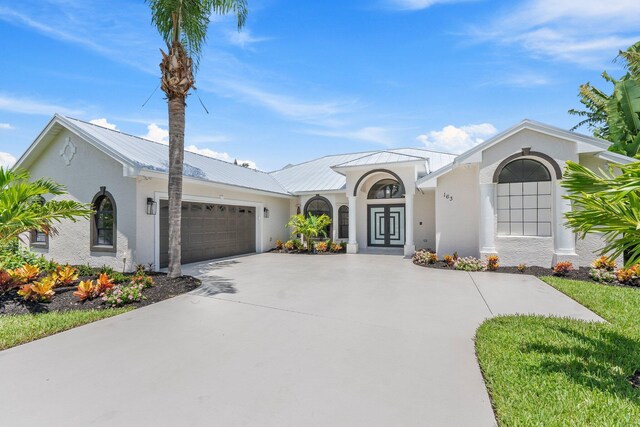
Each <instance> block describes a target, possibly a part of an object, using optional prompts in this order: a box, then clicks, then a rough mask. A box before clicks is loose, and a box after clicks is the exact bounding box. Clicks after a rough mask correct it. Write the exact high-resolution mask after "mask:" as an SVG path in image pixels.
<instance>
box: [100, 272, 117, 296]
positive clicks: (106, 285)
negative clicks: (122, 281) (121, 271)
mask: <svg viewBox="0 0 640 427" xmlns="http://www.w3.org/2000/svg"><path fill="white" fill-rule="evenodd" d="M114 286H115V283H113V280H111V278H110V277H109V276H108V275H107V274H106V273H102V274H101V275H99V276H98V278H97V279H96V292H97V293H98V295H101V294H103V293H105V292H106V291H108V290H109V289H111V288H113V287H114Z"/></svg>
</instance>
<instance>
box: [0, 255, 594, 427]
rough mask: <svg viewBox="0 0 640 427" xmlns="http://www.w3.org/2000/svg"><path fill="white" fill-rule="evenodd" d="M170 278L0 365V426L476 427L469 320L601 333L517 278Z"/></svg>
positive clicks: (484, 421)
mask: <svg viewBox="0 0 640 427" xmlns="http://www.w3.org/2000/svg"><path fill="white" fill-rule="evenodd" d="M185 273H187V274H193V275H197V276H199V277H200V278H202V280H203V281H204V282H205V286H204V287H202V288H201V289H199V290H197V291H195V292H194V293H192V294H189V295H182V296H179V297H177V298H173V299H171V300H168V301H164V302H161V303H159V304H155V305H152V306H149V307H145V308H142V309H139V310H135V311H134V312H131V313H127V314H124V315H121V316H117V317H115V318H111V319H107V320H104V321H100V322H97V323H94V324H91V325H87V326H84V327H80V328H77V329H74V330H71V331H67V332H64V333H61V334H58V335H55V336H52V337H49V338H45V339H42V340H40V341H36V342H33V343H30V344H26V345H23V346H20V347H17V348H13V349H10V350H7V351H3V352H0V378H2V381H1V382H0V402H2V409H1V410H0V425H6V426H34V425H47V426H88V425H91V426H94V425H95V426H98V425H111V426H214V425H215V426H491V425H495V419H494V416H493V412H492V410H491V404H490V401H489V397H488V395H487V392H486V389H485V387H484V384H483V380H482V376H481V373H480V370H479V368H478V365H477V362H476V358H475V353H474V344H473V336H474V333H475V330H476V328H477V326H478V325H479V324H480V323H482V321H483V320H484V319H486V318H488V317H491V316H493V315H499V314H512V313H539V314H552V315H561V316H572V317H575V318H578V319H584V320H600V319H599V318H598V317H597V316H596V315H595V314H593V313H591V312H590V311H588V310H587V309H586V308H584V307H582V306H581V305H579V304H577V303H576V302H574V301H573V300H571V299H569V298H568V297H566V296H564V295H563V294H561V293H559V292H557V291H555V290H554V289H552V288H551V287H549V286H547V285H545V284H543V283H542V282H540V281H539V280H537V279H535V278H532V277H529V276H520V275H517V276H511V275H502V274H489V273H484V274H483V273H472V274H469V273H464V272H455V271H453V272H452V271H439V270H432V269H424V268H420V267H416V266H414V265H412V264H411V262H410V261H408V260H405V259H402V258H401V257H397V256H382V255H341V256H305V255H282V254H263V255H256V256H249V257H243V258H238V259H235V260H231V261H224V262H219V263H201V264H194V265H190V266H185Z"/></svg>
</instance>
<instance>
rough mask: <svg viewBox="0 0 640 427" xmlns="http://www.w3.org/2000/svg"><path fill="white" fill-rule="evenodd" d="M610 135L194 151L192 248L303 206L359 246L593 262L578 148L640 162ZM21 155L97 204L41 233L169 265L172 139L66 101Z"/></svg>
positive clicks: (256, 232) (264, 234)
mask: <svg viewBox="0 0 640 427" xmlns="http://www.w3.org/2000/svg"><path fill="white" fill-rule="evenodd" d="M609 144H610V143H609V142H607V141H604V140H600V139H596V138H593V137H589V136H585V135H580V134H577V133H574V132H569V131H566V130H562V129H558V128H556V127H553V126H549V125H545V124H542V123H538V122H534V121H530V120H524V121H522V122H521V123H519V124H517V125H515V126H514V127H512V128H510V129H507V130H506V131H504V132H502V133H500V134H499V135H496V136H495V137H493V138H491V139H489V140H487V141H485V142H483V143H481V144H479V145H477V146H475V147H474V148H472V149H470V150H469V151H467V152H465V153H463V154H460V155H455V154H449V153H441V152H436V151H430V150H425V149H419V148H404V149H387V150H379V151H371V152H361V153H350V154H338V155H331V156H325V157H321V158H319V159H315V160H310V161H308V162H305V163H300V164H296V165H288V166H286V167H285V168H283V169H281V170H278V171H275V172H271V173H267V172H261V171H258V170H253V169H248V168H245V167H242V166H237V165H234V164H231V163H228V162H224V161H221V160H216V159H213V158H210V157H205V156H202V155H199V154H195V153H191V152H186V153H185V160H184V190H183V194H184V196H183V199H184V203H183V210H182V221H183V224H182V227H183V229H182V230H183V231H182V256H183V262H185V263H188V262H195V261H201V260H208V259H215V258H221V257H227V256H233V255H239V254H245V253H253V252H264V251H268V250H269V249H271V248H272V247H273V246H274V243H275V241H276V240H287V239H289V238H290V230H287V229H285V224H286V222H287V220H288V218H289V217H290V216H291V215H292V214H295V213H298V212H302V213H308V212H312V213H314V214H322V213H325V214H327V215H329V216H330V217H331V218H332V219H333V223H332V225H331V226H330V227H329V228H328V230H327V231H328V234H329V237H330V238H331V239H333V240H337V241H343V242H345V243H346V244H347V252H349V253H358V252H361V251H366V250H368V248H372V247H397V248H403V251H404V254H405V255H411V254H413V252H414V251H415V249H416V248H432V249H434V250H436V251H437V252H438V254H440V255H444V254H445V253H449V254H452V253H454V252H457V253H458V254H459V255H460V256H475V257H485V256H487V255H490V254H497V255H498V256H499V257H500V260H501V264H502V265H516V264H518V263H525V264H527V265H540V266H550V265H552V264H553V263H555V262H557V261H560V260H569V261H572V262H573V263H574V265H588V264H589V263H590V262H591V261H592V260H593V258H594V257H595V253H594V251H596V250H597V249H598V248H600V247H601V246H602V240H601V238H600V236H598V235H597V234H594V235H589V236H587V238H586V239H584V240H581V239H578V238H577V237H576V235H575V234H574V233H572V232H571V230H569V229H568V228H566V227H565V226H564V225H563V222H564V221H563V214H564V213H565V212H567V211H568V210H570V209H571V204H570V202H568V201H567V200H565V199H564V198H563V197H562V196H563V195H564V194H565V190H564V189H563V188H562V187H561V186H560V185H559V183H560V181H561V180H562V173H563V169H564V166H565V162H566V161H569V160H570V161H574V162H579V163H581V164H583V165H586V166H587V167H589V168H591V169H593V170H597V169H598V168H604V167H606V166H607V164H608V163H629V162H631V161H633V159H630V158H628V157H625V156H622V155H619V154H615V153H612V152H609V151H607V148H608V147H609ZM15 167H16V168H26V169H28V170H29V171H30V172H31V174H32V176H33V177H50V178H52V179H53V180H55V181H57V182H60V183H62V184H64V185H65V186H66V187H67V189H68V192H69V194H68V196H65V197H71V198H73V199H75V200H78V201H82V202H87V203H91V204H92V205H93V207H94V208H95V210H96V213H95V214H94V215H93V218H91V219H90V220H82V221H78V222H75V223H74V222H65V223H64V224H62V225H61V226H60V227H59V234H58V235H55V236H51V237H50V236H46V235H44V234H42V233H35V232H34V233H32V234H31V236H30V241H31V247H32V248H33V249H34V250H35V251H38V252H41V253H43V254H45V256H47V257H51V258H54V259H56V260H57V261H59V262H70V263H89V264H92V265H97V266H101V265H109V266H112V267H114V268H119V269H120V268H124V269H127V270H131V269H132V268H133V266H134V265H135V264H147V263H150V264H153V265H154V266H156V267H160V268H162V267H164V266H166V265H167V262H168V255H167V254H168V214H167V212H168V207H167V177H168V174H167V171H168V148H167V146H166V145H163V144H159V143H156V142H152V141H148V140H145V139H142V138H139V137H136V136H132V135H128V134H125V133H122V132H119V131H115V130H110V129H106V128H103V127H100V126H97V125H94V124H90V123H87V122H84V121H81V120H77V119H72V118H69V117H65V116H62V115H58V114H56V115H55V116H54V117H53V118H52V119H51V121H50V122H49V124H48V125H47V126H46V127H45V128H44V130H43V131H42V132H41V133H40V135H39V136H38V137H37V138H36V140H35V141H34V142H33V144H31V146H30V147H29V148H28V149H27V151H26V152H25V153H24V154H23V155H22V157H20V159H19V160H18V162H17V163H16V165H15Z"/></svg>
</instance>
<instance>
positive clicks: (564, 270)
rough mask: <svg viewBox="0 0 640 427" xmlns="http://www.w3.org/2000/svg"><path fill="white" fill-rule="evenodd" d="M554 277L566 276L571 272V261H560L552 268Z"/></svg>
mask: <svg viewBox="0 0 640 427" xmlns="http://www.w3.org/2000/svg"><path fill="white" fill-rule="evenodd" d="M552 270H553V274H554V275H555V276H566V275H568V274H569V273H570V272H571V271H573V264H572V263H571V261H560V262H558V263H556V265H554V266H553V268H552Z"/></svg>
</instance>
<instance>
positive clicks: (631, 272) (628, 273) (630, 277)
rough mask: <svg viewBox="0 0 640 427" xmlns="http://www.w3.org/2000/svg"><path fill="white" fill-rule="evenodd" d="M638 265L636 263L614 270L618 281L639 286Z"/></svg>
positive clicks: (639, 274) (639, 267) (639, 273)
mask: <svg viewBox="0 0 640 427" xmlns="http://www.w3.org/2000/svg"><path fill="white" fill-rule="evenodd" d="M639 270H640V266H639V265H638V264H636V265H634V266H631V267H629V268H621V269H620V270H618V271H616V279H618V282H620V283H622V284H623V285H627V286H640V271H639Z"/></svg>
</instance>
